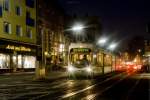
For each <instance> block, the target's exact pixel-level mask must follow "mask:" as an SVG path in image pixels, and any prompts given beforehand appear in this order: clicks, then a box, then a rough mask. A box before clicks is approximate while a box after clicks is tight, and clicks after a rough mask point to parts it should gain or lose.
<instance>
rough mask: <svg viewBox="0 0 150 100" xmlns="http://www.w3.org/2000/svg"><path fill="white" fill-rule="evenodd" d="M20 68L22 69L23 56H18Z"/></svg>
mask: <svg viewBox="0 0 150 100" xmlns="http://www.w3.org/2000/svg"><path fill="white" fill-rule="evenodd" d="M18 68H22V55H18Z"/></svg>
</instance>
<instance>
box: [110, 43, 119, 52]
mask: <svg viewBox="0 0 150 100" xmlns="http://www.w3.org/2000/svg"><path fill="white" fill-rule="evenodd" d="M116 46H117V44H116V43H112V44H110V45H109V46H108V49H109V50H112V51H113V50H114V49H115V48H116Z"/></svg>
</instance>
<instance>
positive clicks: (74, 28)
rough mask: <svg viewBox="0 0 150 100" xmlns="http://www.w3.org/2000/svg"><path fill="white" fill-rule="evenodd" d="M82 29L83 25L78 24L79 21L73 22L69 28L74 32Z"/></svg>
mask: <svg viewBox="0 0 150 100" xmlns="http://www.w3.org/2000/svg"><path fill="white" fill-rule="evenodd" d="M83 29H84V26H83V25H82V24H80V23H78V24H75V25H74V26H73V27H72V28H71V30H72V31H74V32H80V31H82V30H83Z"/></svg>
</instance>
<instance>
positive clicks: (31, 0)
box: [26, 0, 35, 8]
mask: <svg viewBox="0 0 150 100" xmlns="http://www.w3.org/2000/svg"><path fill="white" fill-rule="evenodd" d="M34 3H35V1H34V0H26V5H27V6H28V7H30V8H34Z"/></svg>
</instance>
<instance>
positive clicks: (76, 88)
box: [0, 73, 150, 100]
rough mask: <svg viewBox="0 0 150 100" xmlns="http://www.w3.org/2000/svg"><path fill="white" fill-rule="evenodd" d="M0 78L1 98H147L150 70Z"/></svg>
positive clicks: (108, 99) (146, 99)
mask: <svg viewBox="0 0 150 100" xmlns="http://www.w3.org/2000/svg"><path fill="white" fill-rule="evenodd" d="M0 77H3V78H1V79H0V98H1V99H0V100H150V97H149V96H150V73H134V74H126V73H111V74H107V75H105V76H97V77H94V78H93V79H86V78H85V77H82V78H74V79H68V78H67V77H65V78H64V77H63V78H59V79H55V80H45V81H31V80H28V79H30V78H31V76H30V75H19V76H18V75H14V76H11V77H8V76H0Z"/></svg>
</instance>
